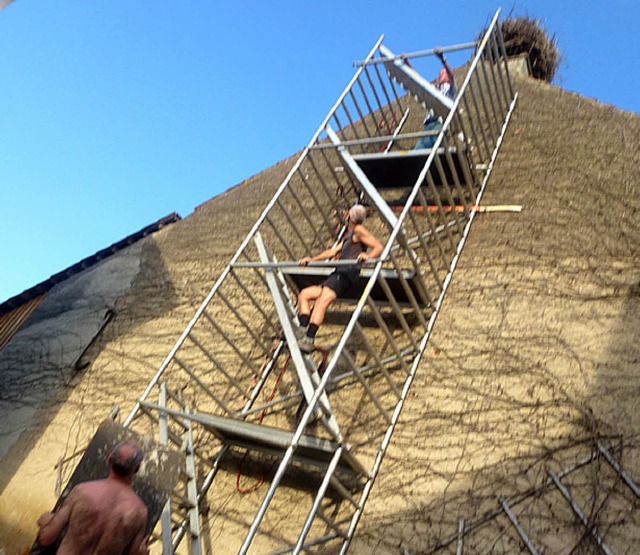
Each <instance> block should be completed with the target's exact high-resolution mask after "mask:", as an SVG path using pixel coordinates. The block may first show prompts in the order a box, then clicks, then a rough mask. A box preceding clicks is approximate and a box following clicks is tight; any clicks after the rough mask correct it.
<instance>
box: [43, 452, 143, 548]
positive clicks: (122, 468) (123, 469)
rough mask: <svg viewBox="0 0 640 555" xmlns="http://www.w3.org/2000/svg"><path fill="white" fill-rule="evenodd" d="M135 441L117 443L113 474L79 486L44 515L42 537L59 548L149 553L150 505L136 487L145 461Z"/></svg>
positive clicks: (113, 454) (111, 472) (48, 544)
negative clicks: (136, 475) (138, 473)
mask: <svg viewBox="0 0 640 555" xmlns="http://www.w3.org/2000/svg"><path fill="white" fill-rule="evenodd" d="M142 458H143V455H142V450H141V449H140V447H139V446H138V444H137V443H135V442H134V441H124V442H122V443H119V444H118V445H116V447H115V448H114V449H113V451H112V452H111V455H110V456H109V458H108V461H109V466H110V470H109V475H108V477H107V478H104V479H102V480H92V481H89V482H82V483H80V484H77V485H76V486H74V487H73V489H72V490H71V492H70V493H69V495H68V496H67V497H66V498H65V500H64V501H63V503H62V506H61V507H60V508H59V509H58V510H57V511H56V512H55V513H51V512H47V513H44V514H43V515H42V516H41V517H40V518H39V519H38V527H39V531H38V538H37V539H38V543H39V544H40V545H41V546H51V545H54V544H55V543H56V542H57V541H58V540H61V541H60V545H59V547H58V548H57V549H58V550H57V551H56V553H94V554H95V555H106V554H111V553H113V554H115V553H117V554H124V553H127V554H131V555H147V554H148V553H149V549H148V548H147V540H148V536H146V530H147V519H148V511H147V507H146V505H145V504H144V502H143V501H142V499H140V497H138V495H137V494H136V493H135V491H134V490H133V488H132V487H131V483H132V481H133V477H134V475H135V474H136V473H137V472H138V469H139V468H140V463H141V462H142Z"/></svg>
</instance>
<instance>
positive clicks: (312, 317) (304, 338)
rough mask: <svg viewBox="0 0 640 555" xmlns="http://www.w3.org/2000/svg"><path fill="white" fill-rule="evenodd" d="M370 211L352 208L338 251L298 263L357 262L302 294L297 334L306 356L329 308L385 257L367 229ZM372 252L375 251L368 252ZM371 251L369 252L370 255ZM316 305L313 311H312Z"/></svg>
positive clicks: (380, 246) (299, 301)
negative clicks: (368, 264)
mask: <svg viewBox="0 0 640 555" xmlns="http://www.w3.org/2000/svg"><path fill="white" fill-rule="evenodd" d="M366 217H367V209H366V208H365V207H364V206H362V205H361V204H356V205H354V206H352V207H351V208H350V209H349V210H348V211H347V212H346V214H345V224H346V226H347V227H346V232H345V235H344V237H343V238H342V240H341V241H340V242H339V243H338V244H336V246H335V247H330V248H328V249H325V250H324V251H322V252H321V253H320V254H317V255H315V256H306V257H304V258H302V259H300V260H299V261H298V263H299V264H300V266H306V265H307V264H308V263H309V262H318V261H321V260H330V259H332V258H335V257H336V256H338V257H339V258H338V260H354V261H355V263H354V264H353V265H349V266H339V267H337V268H336V270H335V271H334V272H333V273H332V274H331V275H330V276H329V277H328V278H327V279H326V280H325V281H324V282H323V283H321V284H320V285H310V286H309V287H305V288H304V289H302V290H301V291H300V293H299V294H298V312H299V316H298V318H299V321H300V327H299V328H298V330H297V331H296V337H297V338H298V346H299V347H300V350H301V351H303V352H305V353H310V352H312V351H313V349H314V342H315V337H316V333H317V332H318V328H319V327H320V326H321V325H322V323H323V322H324V317H325V313H326V311H327V308H328V307H329V305H330V304H331V303H332V302H333V301H334V300H335V299H337V298H338V297H340V296H343V295H344V293H345V292H346V291H347V290H349V289H350V288H351V287H352V286H353V285H354V284H355V283H356V281H357V280H358V276H359V274H360V267H359V265H358V264H362V263H363V262H365V261H366V260H369V259H372V258H378V257H379V256H380V255H381V254H382V250H383V247H382V244H381V243H380V241H378V239H376V238H375V237H374V235H373V234H372V233H371V232H370V231H369V230H368V229H367V228H366V227H364V225H362V224H363V222H364V220H365V218H366ZM368 249H371V250H370V251H368ZM367 251H368V252H367ZM311 303H313V310H312V309H311Z"/></svg>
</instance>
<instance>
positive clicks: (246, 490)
mask: <svg viewBox="0 0 640 555" xmlns="http://www.w3.org/2000/svg"><path fill="white" fill-rule="evenodd" d="M290 360H291V354H289V356H288V357H287V359H286V360H285V361H284V364H283V365H282V368H281V369H280V373H279V374H278V378H277V379H276V383H275V384H274V386H273V390H272V391H271V394H270V395H269V398H268V399H267V402H269V401H272V400H273V398H274V397H275V394H276V390H277V389H278V384H279V383H280V379H281V378H282V375H283V374H284V371H285V370H286V369H287V366H289V361H290ZM266 412H267V409H266V407H265V408H264V409H262V413H261V414H260V418H259V419H258V423H262V420H263V419H264V415H265V414H266ZM248 454H249V451H246V452H245V454H244V455H242V459H241V460H240V464H239V465H238V472H237V473H236V490H237V491H238V492H240V493H243V494H244V493H251V492H252V491H255V490H257V489H258V488H259V487H260V486H261V485H262V484H263V483H264V480H265V477H266V474H264V475H262V476H261V477H260V479H259V480H258V481H257V482H256V483H255V484H253V485H251V486H249V487H248V488H241V487H240V478H241V477H242V464H243V463H244V460H245V459H246V458H247V455H248ZM275 462H276V461H275V459H274V461H273V462H272V463H271V466H270V467H269V470H268V471H267V474H268V473H269V472H271V469H272V468H273V465H274V464H275Z"/></svg>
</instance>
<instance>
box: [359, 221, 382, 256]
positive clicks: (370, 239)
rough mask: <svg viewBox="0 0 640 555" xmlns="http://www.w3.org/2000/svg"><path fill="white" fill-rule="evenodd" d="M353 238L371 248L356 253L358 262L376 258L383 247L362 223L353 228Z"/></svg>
mask: <svg viewBox="0 0 640 555" xmlns="http://www.w3.org/2000/svg"><path fill="white" fill-rule="evenodd" d="M353 234H354V238H355V239H357V241H359V242H360V243H362V244H363V245H365V246H366V247H367V248H369V249H371V250H370V251H369V252H362V253H360V254H359V255H358V262H364V261H365V260H369V259H370V258H378V257H379V256H380V255H381V254H382V251H383V250H384V247H383V246H382V243H380V241H378V239H376V237H375V236H374V235H373V233H371V232H370V231H369V230H368V229H367V228H366V227H364V226H363V225H357V226H356V227H355V229H354V233H353Z"/></svg>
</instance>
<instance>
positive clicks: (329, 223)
mask: <svg viewBox="0 0 640 555" xmlns="http://www.w3.org/2000/svg"><path fill="white" fill-rule="evenodd" d="M498 15H499V12H498V13H496V15H495V17H494V19H493V21H492V22H491V24H490V25H489V27H488V29H487V32H486V35H485V36H484V38H483V39H482V41H480V42H479V43H475V42H474V43H469V44H465V45H458V46H457V47H449V48H445V49H443V50H444V51H448V50H457V49H472V57H471V59H470V61H469V63H468V64H467V65H466V66H465V67H464V68H462V69H461V70H459V71H460V72H464V78H463V79H459V81H460V82H461V83H462V84H461V85H460V86H459V87H458V93H457V96H456V97H455V99H449V98H448V97H445V96H444V95H442V94H441V93H440V92H439V91H438V90H437V89H436V88H435V87H434V86H433V85H432V84H431V83H429V81H427V80H426V79H424V78H423V77H422V76H420V75H419V74H418V73H417V72H416V71H415V70H414V69H413V68H412V67H411V66H410V65H409V64H408V63H407V60H408V59H409V58H412V57H417V56H424V55H430V54H431V53H433V51H424V52H422V53H414V54H409V55H406V56H402V57H399V56H395V55H394V54H393V52H391V50H389V49H388V48H387V47H385V46H384V45H383V44H382V37H381V38H380V39H379V40H378V42H377V43H376V44H375V46H374V47H373V49H372V50H371V52H370V53H369V55H368V56H367V58H366V59H365V60H364V61H363V62H360V63H358V64H357V69H356V71H355V75H354V77H353V79H352V80H351V82H350V83H349V84H348V86H347V87H346V89H345V90H344V92H343V93H342V94H341V95H340V97H339V98H338V100H337V102H336V103H335V105H334V106H333V107H332V108H331V110H330V111H329V113H328V114H327V116H326V118H325V119H324V121H323V122H322V124H321V125H320V127H319V128H318V130H317V131H316V133H315V134H314V135H313V138H312V139H311V141H310V143H309V145H308V146H307V147H306V148H305V149H304V151H303V152H302V154H301V156H300V157H299V159H298V160H297V162H296V163H295V165H294V166H293V168H292V169H291V171H290V172H289V174H288V175H287V177H286V179H285V180H284V181H283V182H282V184H281V185H280V187H279V188H278V190H277V192H276V193H275V195H274V196H273V198H272V199H271V201H270V202H269V204H268V206H267V207H266V208H265V210H264V212H263V213H262V215H261V216H260V218H259V219H258V221H257V222H256V223H255V225H254V226H253V228H252V229H251V231H250V232H249V234H248V235H247V237H246V238H245V240H244V241H243V243H242V244H241V246H240V248H239V249H238V250H237V252H236V253H235V255H234V256H233V258H232V259H231V261H230V262H229V264H228V265H227V267H226V268H225V270H224V271H223V273H222V275H221V276H220V277H219V279H218V280H217V281H216V283H215V285H214V286H213V288H212V289H211V291H210V292H209V294H208V295H207V297H206V299H205V300H204V302H203V303H202V304H201V305H200V307H199V308H198V309H197V311H196V313H195V315H194V316H193V318H192V319H191V321H190V323H189V324H188V326H187V328H186V329H185V330H184V332H183V333H182V335H181V336H180V338H179V339H178V341H177V342H176V344H175V346H174V347H173V349H172V350H171V352H170V353H169V355H168V356H167V357H166V359H165V360H164V362H163V363H162V365H161V366H160V368H159V369H158V371H157V373H156V374H155V376H154V377H153V379H152V380H151V381H150V382H149V384H148V385H147V387H146V389H145V390H144V392H143V393H142V395H141V396H140V398H139V401H138V402H137V403H136V405H135V407H134V408H133V410H132V411H131V413H130V415H129V416H128V418H127V419H126V421H125V423H124V424H125V426H128V427H131V428H133V429H139V430H142V431H144V432H145V433H146V434H150V435H152V436H153V437H157V438H158V441H159V442H160V443H164V444H169V445H173V446H175V447H176V448H178V449H180V450H182V451H183V452H184V453H185V457H186V461H187V464H186V468H185V476H184V479H183V480H182V481H181V483H180V485H179V488H178V489H177V490H176V492H175V495H174V498H172V499H171V501H170V503H169V504H168V505H167V508H166V509H165V513H164V515H163V518H162V542H163V549H164V553H173V552H174V550H176V549H177V548H178V546H180V545H182V546H187V547H186V549H187V552H188V553H192V554H196V553H201V552H203V549H204V548H203V542H204V541H205V540H204V536H205V535H206V534H209V537H210V538H211V537H221V533H215V532H213V531H211V530H210V528H211V527H212V526H213V527H215V526H217V525H218V524H219V525H220V527H224V528H225V530H231V532H230V537H231V536H233V537H242V538H244V539H243V540H242V541H241V542H239V543H238V545H236V546H233V545H230V543H229V542H230V540H229V539H228V538H227V539H225V540H224V542H225V543H224V549H225V552H231V551H237V552H238V553H248V552H260V553H266V552H271V553H288V552H293V553H299V552H301V551H305V552H313V551H314V550H317V549H326V548H327V546H330V547H331V549H333V550H335V551H340V552H341V553H344V552H346V551H347V549H348V547H349V545H350V542H351V540H352V538H353V536H354V533H355V530H356V527H357V525H358V522H359V520H360V518H361V515H362V512H363V510H364V506H365V503H366V501H367V498H368V497H369V495H370V492H371V488H372V486H373V483H374V480H375V479H376V476H377V475H378V473H379V471H380V467H381V464H382V460H383V458H384V455H385V452H386V450H387V447H388V445H389V442H390V440H391V436H392V433H393V431H394V428H395V426H396V424H397V422H398V418H399V416H400V412H401V410H402V408H403V405H404V402H405V399H406V398H407V394H408V392H409V388H410V387H411V384H412V382H413V378H414V376H415V374H416V371H417V369H418V366H419V363H420V359H421V356H422V354H423V352H424V349H425V346H426V344H427V341H428V339H429V336H430V333H431V331H432V329H433V326H434V323H435V320H436V317H437V315H438V312H439V310H440V307H441V304H442V300H443V297H444V294H445V292H446V290H447V286H448V284H449V282H450V280H451V276H452V273H453V271H454V269H455V267H456V263H457V261H458V258H459V256H460V252H461V250H462V247H463V245H464V243H465V239H466V237H467V234H468V232H469V228H470V225H471V223H472V221H473V219H474V215H475V212H476V211H475V210H474V207H476V206H477V205H478V204H479V203H480V201H481V199H482V194H483V190H484V187H485V184H486V182H487V179H488V178H489V175H490V173H491V170H492V168H493V164H494V162H495V159H496V155H497V152H498V149H499V147H500V144H501V141H502V138H503V136H504V133H505V129H506V126H507V124H508V122H509V118H510V116H511V113H512V111H513V109H514V106H515V103H516V100H517V94H516V93H514V91H513V88H512V85H511V81H510V77H509V71H508V68H507V63H506V53H505V50H504V45H503V41H502V36H501V33H500V27H499V25H498ZM461 75H462V73H461ZM425 109H427V110H428V109H431V110H433V111H434V112H435V113H436V114H439V115H440V116H441V117H442V128H441V130H439V131H438V132H437V137H436V139H435V144H434V145H433V146H432V147H431V148H429V149H417V150H416V149H414V148H413V147H414V145H415V143H416V140H417V139H419V138H420V137H423V136H425V135H428V134H429V132H425V131H422V130H421V123H422V120H423V119H424V114H425ZM432 134H433V132H432ZM355 202H361V203H363V204H365V205H366V206H367V207H368V209H369V213H370V215H369V218H368V220H367V227H368V228H369V229H371V230H372V231H373V233H374V234H375V235H376V236H377V237H378V238H380V240H381V242H382V243H383V244H384V251H383V253H382V255H381V256H380V257H379V258H378V259H377V260H375V261H374V263H372V264H370V265H368V266H365V267H363V268H362V271H361V275H360V282H359V283H358V285H357V286H356V287H354V290H353V291H352V292H351V294H349V295H346V296H345V298H341V299H338V302H336V303H335V304H334V305H332V307H331V310H330V311H329V312H330V313H328V315H327V319H326V321H325V323H324V325H323V326H322V328H321V331H320V334H319V336H318V344H319V345H320V347H319V348H317V349H316V350H315V351H314V352H313V353H311V354H306V353H304V352H301V351H300V349H299V348H298V345H297V343H296V338H295V331H294V330H295V329H296V327H297V324H298V319H297V318H298V317H297V312H296V296H297V293H298V291H299V289H300V288H301V287H304V286H305V285H306V284H309V283H318V282H320V281H321V280H322V279H324V276H326V274H327V273H329V272H330V271H332V269H333V268H335V267H336V266H339V265H340V261H330V262H324V263H314V264H309V265H308V266H307V267H305V268H301V267H300V266H299V265H298V264H297V262H296V261H297V260H298V259H300V258H302V257H303V256H306V255H310V254H314V253H316V252H318V251H320V250H323V249H324V248H326V246H327V240H329V239H331V240H333V241H339V240H340V239H341V234H342V233H344V227H341V225H340V224H341V222H342V220H343V218H342V214H343V212H344V210H345V209H347V208H348V207H349V206H351V205H352V204H354V203H355ZM454 207H455V209H454ZM231 469H237V475H238V478H237V479H236V482H239V481H240V480H241V479H242V475H243V474H244V476H245V478H247V477H248V476H254V477H256V476H257V477H258V478H257V480H258V481H257V482H256V484H255V486H256V487H251V488H246V489H250V490H251V491H253V493H252V494H251V495H250V496H247V495H245V496H243V495H241V494H240V493H238V492H241V491H243V490H242V488H241V487H240V486H239V485H236V490H234V491H231V492H229V491H228V490H229V489H230V488H227V487H226V485H225V486H224V487H220V488H217V487H215V484H217V483H219V482H221V481H222V482H223V483H224V484H226V482H227V481H228V480H225V479H224V478H221V477H222V476H225V477H227V478H228V477H229V476H230V472H229V471H230V470H231ZM263 481H264V487H263V488H261V489H257V485H259V484H261V483H262V482H263ZM223 496H226V497H223ZM218 503H220V504H224V507H223V508H219V507H218V505H217V504H218ZM205 508H206V509H207V511H208V515H207V516H206V518H205V517H204V516H203V514H202V512H203V509H205ZM272 513H275V515H276V516H270V515H271V514H272ZM212 515H213V516H212ZM205 521H206V527H207V529H208V530H209V531H208V532H207V531H205V530H203V528H204V523H205ZM207 541H210V542H211V544H212V545H213V542H214V540H211V539H210V540H207ZM180 549H184V547H181V548H180ZM212 549H213V550H214V551H216V549H215V545H213V547H212Z"/></svg>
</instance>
